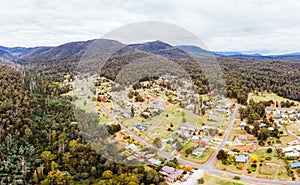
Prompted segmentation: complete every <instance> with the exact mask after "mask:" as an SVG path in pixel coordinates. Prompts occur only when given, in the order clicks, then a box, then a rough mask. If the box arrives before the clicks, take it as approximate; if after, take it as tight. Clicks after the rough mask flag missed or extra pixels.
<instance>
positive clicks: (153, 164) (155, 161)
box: [148, 158, 161, 167]
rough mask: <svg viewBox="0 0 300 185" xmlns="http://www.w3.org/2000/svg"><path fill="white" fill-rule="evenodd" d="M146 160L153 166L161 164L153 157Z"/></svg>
mask: <svg viewBox="0 0 300 185" xmlns="http://www.w3.org/2000/svg"><path fill="white" fill-rule="evenodd" d="M148 162H149V163H150V165H152V166H155V167H156V166H158V165H160V164H161V161H160V160H157V159H154V158H150V159H148Z"/></svg>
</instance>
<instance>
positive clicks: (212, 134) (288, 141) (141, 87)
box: [78, 75, 300, 184]
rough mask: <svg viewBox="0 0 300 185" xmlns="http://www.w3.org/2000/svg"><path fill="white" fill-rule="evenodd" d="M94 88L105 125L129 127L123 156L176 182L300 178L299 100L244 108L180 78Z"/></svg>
mask: <svg viewBox="0 0 300 185" xmlns="http://www.w3.org/2000/svg"><path fill="white" fill-rule="evenodd" d="M83 80H84V79H83ZM88 81H89V82H91V80H88ZM93 83H94V85H95V89H93V96H92V97H89V98H90V99H91V100H92V101H90V102H89V103H91V104H94V105H96V110H97V112H98V115H99V120H100V124H103V125H106V126H112V125H118V124H121V125H122V126H124V128H126V129H120V130H119V131H117V132H115V133H113V134H112V136H111V137H110V138H109V140H110V142H113V143H115V144H117V145H119V146H120V148H123V149H122V150H121V152H120V155H122V156H125V157H126V161H127V162H128V163H130V161H138V162H139V163H140V164H143V165H148V166H149V167H152V168H154V169H156V170H158V171H159V172H160V173H161V175H162V176H163V177H164V178H165V180H166V181H168V182H169V183H174V184H175V183H179V184H184V183H185V184H188V183H191V180H193V181H195V180H196V181H197V182H201V181H203V178H205V177H206V176H207V174H209V173H212V174H213V173H214V170H219V171H224V172H229V173H230V174H232V175H231V176H232V177H234V178H235V179H240V177H245V176H249V177H257V178H262V179H270V180H280V181H298V180H299V179H300V169H299V167H300V162H299V161H298V159H299V158H300V142H299V140H300V137H299V136H298V135H299V134H300V110H299V102H294V101H291V102H289V100H284V101H281V102H278V101H275V100H274V101H273V100H268V101H254V100H253V99H250V98H249V100H248V105H247V106H242V105H238V104H237V102H236V101H235V100H231V99H228V98H224V97H222V96H212V95H201V96H200V95H198V94H197V93H196V92H195V91H194V87H193V83H192V82H190V81H189V80H188V79H187V80H186V79H185V80H182V79H181V80H179V79H178V78H176V77H173V76H172V75H165V76H162V77H159V78H151V79H146V80H143V81H140V82H136V83H135V84H133V85H131V86H127V87H120V86H118V84H117V83H115V82H113V81H111V80H109V79H107V78H105V77H100V78H97V79H94V81H93ZM82 99H84V95H82V97H81V99H80V100H78V101H80V102H81V103H82V102H83V100H82ZM89 103H87V102H84V104H85V106H89V105H88V104H89ZM230 125H231V126H230Z"/></svg>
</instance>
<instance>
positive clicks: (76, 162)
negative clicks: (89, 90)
mask: <svg viewBox="0 0 300 185" xmlns="http://www.w3.org/2000/svg"><path fill="white" fill-rule="evenodd" d="M26 73H28V74H27V75H25V76H26V78H24V74H26ZM41 74H42V73H39V72H37V71H36V70H31V71H29V72H24V73H23V74H22V73H20V72H16V71H15V70H13V69H12V68H9V67H6V66H0V94H1V96H0V124H1V125H0V140H1V142H0V143H1V145H0V150H1V155H0V183H1V184H45V185H46V184H73V183H76V184H124V185H125V184H126V185H127V184H131V185H134V184H159V183H161V184H163V182H162V181H163V179H162V177H161V176H160V175H159V173H158V172H157V171H156V170H152V169H146V168H144V167H134V166H124V165H121V164H117V163H114V162H112V161H111V160H108V159H106V158H105V157H103V156H102V155H101V154H99V153H98V152H96V151H94V150H92V149H91V147H90V145H89V144H87V143H86V142H85V141H84V140H83V139H82V136H81V132H80V129H79V128H78V125H79V124H78V125H77V124H76V122H75V119H74V110H73V105H72V99H71V97H69V96H60V94H61V93H64V92H66V91H67V90H68V87H64V88H62V87H60V86H59V85H58V84H57V83H54V82H53V81H52V80H51V79H55V76H56V75H55V74H54V73H52V74H47V75H41ZM57 74H59V73H57ZM57 78H59V77H57ZM32 79H34V80H32ZM33 81H34V83H33ZM82 114H85V113H84V111H83V112H82ZM86 117H88V116H86ZM84 121H86V122H85V123H82V125H85V124H89V122H90V120H84Z"/></svg>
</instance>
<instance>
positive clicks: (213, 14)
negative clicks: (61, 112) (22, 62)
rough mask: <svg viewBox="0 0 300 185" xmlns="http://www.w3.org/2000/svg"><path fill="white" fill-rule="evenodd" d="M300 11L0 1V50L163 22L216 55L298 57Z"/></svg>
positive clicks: (206, 4) (142, 0) (150, 1)
mask: <svg viewBox="0 0 300 185" xmlns="http://www.w3.org/2000/svg"><path fill="white" fill-rule="evenodd" d="M299 12H300V2H299V1H297V0H281V1H279V0H264V1H262V0H235V1H234V0H220V1H214V0H207V1H202V0H193V1H188V0H184V1H176V0H132V1H126V0H47V1H46V0H22V1H18V0H0V16H1V20H0V26H1V29H0V38H1V40H0V45H4V46H27V47H29V46H30V47H31V46H41V45H47V46H49V45H52V46H53V45H59V44H63V43H66V42H70V41H79V40H88V39H94V38H101V37H102V36H103V35H104V34H106V33H108V32H110V31H112V30H114V29H117V28H118V27H120V26H124V25H126V24H130V23H135V22H140V21H164V22H168V23H172V24H175V25H178V26H180V27H183V28H185V29H187V30H189V31H191V32H192V33H194V34H195V35H196V36H197V37H199V38H200V39H201V40H202V41H203V42H204V43H205V44H206V46H207V47H208V48H209V49H211V50H215V51H243V52H251V53H255V52H259V53H263V54H270V53H290V52H300V13H299Z"/></svg>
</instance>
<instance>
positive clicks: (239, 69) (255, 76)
mask: <svg viewBox="0 0 300 185" xmlns="http://www.w3.org/2000/svg"><path fill="white" fill-rule="evenodd" d="M218 60H219V61H220V65H221V66H222V69H223V71H224V74H225V80H226V92H227V96H228V97H231V98H237V99H238V101H239V103H242V104H245V103H246V101H247V98H248V93H249V92H254V91H256V92H264V91H267V92H274V93H276V94H277V95H279V96H282V97H285V98H288V99H291V100H297V101H300V91H299V89H300V63H299V62H298V63H297V62H288V61H255V62H251V61H243V60H233V59H224V58H220V59H218Z"/></svg>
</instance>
